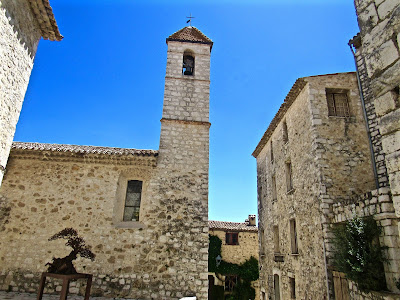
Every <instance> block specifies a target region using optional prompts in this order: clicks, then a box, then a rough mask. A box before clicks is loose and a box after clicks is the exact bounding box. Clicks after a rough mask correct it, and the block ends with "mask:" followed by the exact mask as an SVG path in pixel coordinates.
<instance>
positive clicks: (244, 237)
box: [209, 229, 260, 300]
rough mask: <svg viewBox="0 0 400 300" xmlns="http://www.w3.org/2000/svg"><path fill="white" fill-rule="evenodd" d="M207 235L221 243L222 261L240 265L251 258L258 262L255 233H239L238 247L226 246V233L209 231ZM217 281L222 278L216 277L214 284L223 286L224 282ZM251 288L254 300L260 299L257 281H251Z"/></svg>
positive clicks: (256, 235)
mask: <svg viewBox="0 0 400 300" xmlns="http://www.w3.org/2000/svg"><path fill="white" fill-rule="evenodd" d="M232 231H234V230H232ZM209 233H210V234H211V235H215V236H217V237H218V238H219V239H220V240H221V241H222V245H221V256H222V259H223V260H224V261H226V262H230V263H234V264H238V265H240V264H242V263H244V262H245V261H246V260H248V259H249V258H250V257H251V256H253V257H255V258H256V259H257V260H258V232H257V231H240V232H239V245H227V244H226V242H225V234H226V231H224V230H218V229H210V230H209ZM219 279H224V276H221V277H220V278H218V277H217V280H216V284H219V285H224V282H223V281H221V280H219ZM252 286H253V288H254V289H255V290H256V297H255V299H256V300H258V299H260V289H259V281H258V280H257V281H253V282H252Z"/></svg>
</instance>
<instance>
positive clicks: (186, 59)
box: [182, 52, 194, 75]
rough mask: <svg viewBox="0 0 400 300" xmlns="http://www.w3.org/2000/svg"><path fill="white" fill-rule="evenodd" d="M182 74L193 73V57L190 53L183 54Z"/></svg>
mask: <svg viewBox="0 0 400 300" xmlns="http://www.w3.org/2000/svg"><path fill="white" fill-rule="evenodd" d="M182 74H183V75H194V57H193V56H192V54H190V53H186V52H185V53H184V54H183V66H182Z"/></svg>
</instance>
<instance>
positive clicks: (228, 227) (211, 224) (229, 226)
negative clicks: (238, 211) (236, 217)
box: [208, 221, 258, 232]
mask: <svg viewBox="0 0 400 300" xmlns="http://www.w3.org/2000/svg"><path fill="white" fill-rule="evenodd" d="M208 228H209V229H220V230H225V231H253V232H258V228H257V226H250V225H249V223H247V222H245V223H236V222H224V221H208Z"/></svg>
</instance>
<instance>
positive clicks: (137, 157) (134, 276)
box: [0, 27, 212, 300]
mask: <svg viewBox="0 0 400 300" xmlns="http://www.w3.org/2000/svg"><path fill="white" fill-rule="evenodd" d="M167 44H168V55H167V71H166V77H165V92H164V109H163V116H162V120H161V137H160V148H159V150H158V151H154V150H136V149H121V148H110V147H94V146H74V145H54V144H38V143H14V144H13V149H12V151H11V154H10V159H9V164H8V166H7V172H6V175H5V177H4V180H3V186H2V188H1V190H0V201H1V203H3V205H4V206H6V207H7V209H6V210H5V211H6V213H5V214H4V215H3V216H2V218H0V232H1V233H0V244H1V245H2V247H1V248H0V289H1V290H12V291H30V292H33V291H35V290H36V289H37V287H38V283H39V275H40V273H41V272H43V271H44V270H45V263H46V262H48V261H50V260H51V258H52V257H53V256H55V257H60V256H64V255H66V254H67V253H68V252H69V249H68V248H67V247H65V246H64V245H63V242H62V241H52V242H48V241H47V239H48V238H49V237H50V236H51V235H53V234H54V233H56V232H58V231H60V230H61V229H63V228H65V227H73V228H74V229H76V230H77V231H78V233H79V234H80V235H81V236H82V237H83V238H84V239H85V240H86V242H87V244H88V245H92V246H93V252H94V253H95V254H96V255H97V256H96V260H95V261H94V262H91V261H89V260H83V259H78V261H77V265H76V267H77V269H78V271H80V272H86V273H92V274H93V275H94V282H93V287H92V295H93V296H99V295H105V296H110V297H111V296H112V297H126V298H134V299H157V300H158V299H178V298H181V297H184V296H196V297H197V299H199V300H206V299H207V294H208V280H207V279H208V278H207V276H208V273H207V272H208V270H207V268H208V223H207V222H208V164H209V153H208V151H209V127H210V123H209V84H210V82H209V79H210V77H209V76H210V75H209V74H210V53H211V47H212V42H211V40H210V39H208V38H207V37H206V36H204V35H203V34H202V33H201V32H200V31H199V30H198V29H196V28H194V27H185V28H183V29H182V30H180V31H178V32H176V33H175V34H173V35H171V36H170V37H169V38H168V39H167ZM185 55H189V56H191V57H192V58H193V60H194V72H192V74H190V75H184V74H183V72H182V69H183V65H182V61H183V57H184V56H185ZM130 180H136V181H141V182H142V191H141V202H140V211H139V219H138V221H133V220H132V221H126V220H125V221H124V217H123V216H124V209H125V206H126V205H127V204H126V201H125V200H126V195H127V183H128V181H130ZM3 245H6V246H5V247H4V246H3ZM59 289H60V287H59V283H57V282H50V284H49V285H48V286H47V287H46V292H48V293H52V292H56V291H57V290H59ZM83 289H84V286H82V285H81V283H79V282H78V283H76V284H75V285H73V286H72V285H71V288H70V292H72V293H78V292H80V293H82V292H83Z"/></svg>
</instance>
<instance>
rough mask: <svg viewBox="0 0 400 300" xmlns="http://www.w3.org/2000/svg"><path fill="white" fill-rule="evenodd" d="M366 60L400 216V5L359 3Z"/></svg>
mask: <svg viewBox="0 0 400 300" xmlns="http://www.w3.org/2000/svg"><path fill="white" fill-rule="evenodd" d="M354 3H355V7H356V11H357V16H358V24H359V27H360V37H361V45H360V46H359V47H358V48H357V52H358V53H357V55H358V56H361V57H363V59H364V62H365V64H364V66H365V68H366V71H367V75H368V78H369V80H370V89H371V91H372V94H373V97H374V106H375V111H376V115H377V118H378V126H379V130H380V132H381V135H382V146H383V152H384V154H385V161H386V167H387V171H388V175H389V183H390V188H391V193H392V197H393V198H392V199H393V203H394V207H395V211H396V215H397V216H398V217H399V216H400V160H399V157H400V142H399V140H400V99H399V86H400V71H399V70H400V52H399V48H400V3H399V2H398V1H396V0H356V1H355V2H354Z"/></svg>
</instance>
